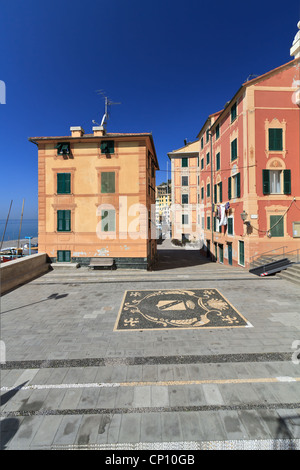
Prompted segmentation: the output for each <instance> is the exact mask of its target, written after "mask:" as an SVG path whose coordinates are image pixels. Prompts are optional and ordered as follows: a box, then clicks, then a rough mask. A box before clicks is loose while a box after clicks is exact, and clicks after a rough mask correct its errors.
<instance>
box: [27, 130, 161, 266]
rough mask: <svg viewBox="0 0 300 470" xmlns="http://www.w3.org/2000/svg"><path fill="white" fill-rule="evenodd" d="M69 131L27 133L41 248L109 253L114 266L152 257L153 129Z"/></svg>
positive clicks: (86, 257)
mask: <svg viewBox="0 0 300 470" xmlns="http://www.w3.org/2000/svg"><path fill="white" fill-rule="evenodd" d="M70 130H71V135H70V136H63V137H31V138H29V141H30V142H33V143H35V144H36V145H37V146H38V217H39V221H38V224H39V225H38V241H39V251H40V252H46V253H47V254H48V256H49V257H50V259H51V261H52V262H76V263H80V265H89V263H90V260H91V258H94V257H99V258H108V257H109V258H113V259H114V263H115V265H116V267H120V268H141V269H147V268H148V267H150V266H151V264H152V263H153V261H154V260H155V258H156V239H155V236H153V233H154V232H155V231H153V230H151V229H153V227H152V225H151V206H153V207H154V211H155V186H156V179H155V172H156V170H157V169H158V168H159V166H158V161H157V157H156V152H155V147H154V142H153V138H152V134H150V133H129V134H124V133H106V131H105V129H104V128H103V127H101V126H97V127H93V134H85V133H84V131H83V129H82V128H81V127H71V129H70Z"/></svg>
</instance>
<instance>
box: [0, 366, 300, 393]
mask: <svg viewBox="0 0 300 470" xmlns="http://www.w3.org/2000/svg"><path fill="white" fill-rule="evenodd" d="M36 372H37V371H35V374H36ZM24 374H25V373H24ZM24 374H22V376H24V377H25V375H24ZM35 374H34V375H35ZM22 376H21V377H22ZM21 377H20V378H21ZM286 382H300V377H288V376H286V377H263V378H245V379H212V380H185V381H183V380H182V381H180V380H178V381H176V380H173V381H166V382H111V383H108V382H106V383H104V382H99V383H77V384H75V383H74V384H41V385H35V384H33V385H24V386H22V381H20V380H18V385H14V386H13V387H1V388H0V391H1V392H8V391H10V390H15V389H16V388H19V390H50V389H72V388H73V389H77V388H115V387H146V386H152V387H162V386H163V387H165V386H181V385H209V384H211V385H212V384H219V385H222V384H236V385H238V384H243V383H286ZM23 383H24V380H23ZM206 389H207V387H206ZM215 398H216V397H215Z"/></svg>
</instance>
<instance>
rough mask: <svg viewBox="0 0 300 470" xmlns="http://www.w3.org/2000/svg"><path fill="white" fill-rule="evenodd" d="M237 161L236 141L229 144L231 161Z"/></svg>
mask: <svg viewBox="0 0 300 470" xmlns="http://www.w3.org/2000/svg"><path fill="white" fill-rule="evenodd" d="M236 159H237V139H234V140H233V141H232V142H231V161H233V160H236Z"/></svg>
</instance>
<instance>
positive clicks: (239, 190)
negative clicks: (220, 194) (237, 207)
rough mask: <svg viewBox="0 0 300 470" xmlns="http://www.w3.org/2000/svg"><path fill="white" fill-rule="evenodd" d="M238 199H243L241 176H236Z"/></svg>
mask: <svg viewBox="0 0 300 470" xmlns="http://www.w3.org/2000/svg"><path fill="white" fill-rule="evenodd" d="M236 197H241V174H240V173H238V174H237V175H236Z"/></svg>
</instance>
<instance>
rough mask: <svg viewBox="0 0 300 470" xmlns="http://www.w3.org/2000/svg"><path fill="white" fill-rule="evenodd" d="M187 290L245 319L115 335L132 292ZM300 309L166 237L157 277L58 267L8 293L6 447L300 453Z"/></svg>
mask: <svg viewBox="0 0 300 470" xmlns="http://www.w3.org/2000/svg"><path fill="white" fill-rule="evenodd" d="M166 247H167V248H169V249H168V250H166V249H164V248H166ZM187 288H188V289H193V288H194V289H202V288H205V289H206V288H207V289H218V291H219V292H220V293H221V294H222V296H224V297H225V298H226V299H227V301H228V302H230V303H231V305H232V306H233V307H234V308H235V309H236V310H237V311H238V312H240V313H241V314H242V315H243V316H244V317H245V318H246V320H247V324H246V325H245V326H243V327H236V328H235V327H229V328H206V329H201V328H190V329H189V328H185V329H174V328H172V329H166V328H161V329H151V330H142V329H141V330H130V331H124V330H122V331H120V330H115V328H114V327H115V324H116V319H117V317H118V313H119V311H120V307H121V303H122V300H123V297H124V293H125V291H127V290H134V289H138V290H145V289H151V290H155V289H187ZM299 305H300V289H299V288H298V287H297V286H295V285H294V284H290V283H289V282H287V281H285V280H282V279H279V278H276V277H269V278H259V277H257V276H254V275H252V274H250V273H249V272H248V271H246V270H244V269H243V268H240V267H231V268H230V267H227V266H224V265H221V264H218V263H210V262H208V260H207V259H205V258H203V257H201V256H200V255H199V252H197V251H193V250H182V249H178V248H176V249H172V247H170V246H168V243H164V244H163V246H162V247H160V261H159V263H158V265H157V267H156V269H155V270H153V271H149V272H140V271H120V270H118V271H98V270H97V271H89V270H88V269H87V268H79V269H64V268H63V269H55V270H53V271H51V272H49V273H47V274H46V275H44V276H42V277H40V278H38V279H36V280H34V281H32V282H30V283H28V284H26V285H24V286H22V287H20V288H18V289H16V290H15V291H13V292H10V293H9V294H6V295H4V296H3V297H1V340H2V343H1V344H2V346H3V345H4V346H5V351H6V357H5V358H6V362H5V364H3V365H2V370H1V448H2V449H8V450H10V449H65V448H66V449H101V450H108V449H126V450H137V449H166V450H168V449H195V450H197V449H222V448H233V449H248V448H250V449H257V448H265V449H282V448H284V449H285V448H287V449H299V448H300V400H299V397H300V361H299V358H298V356H299V354H300V308H299Z"/></svg>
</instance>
